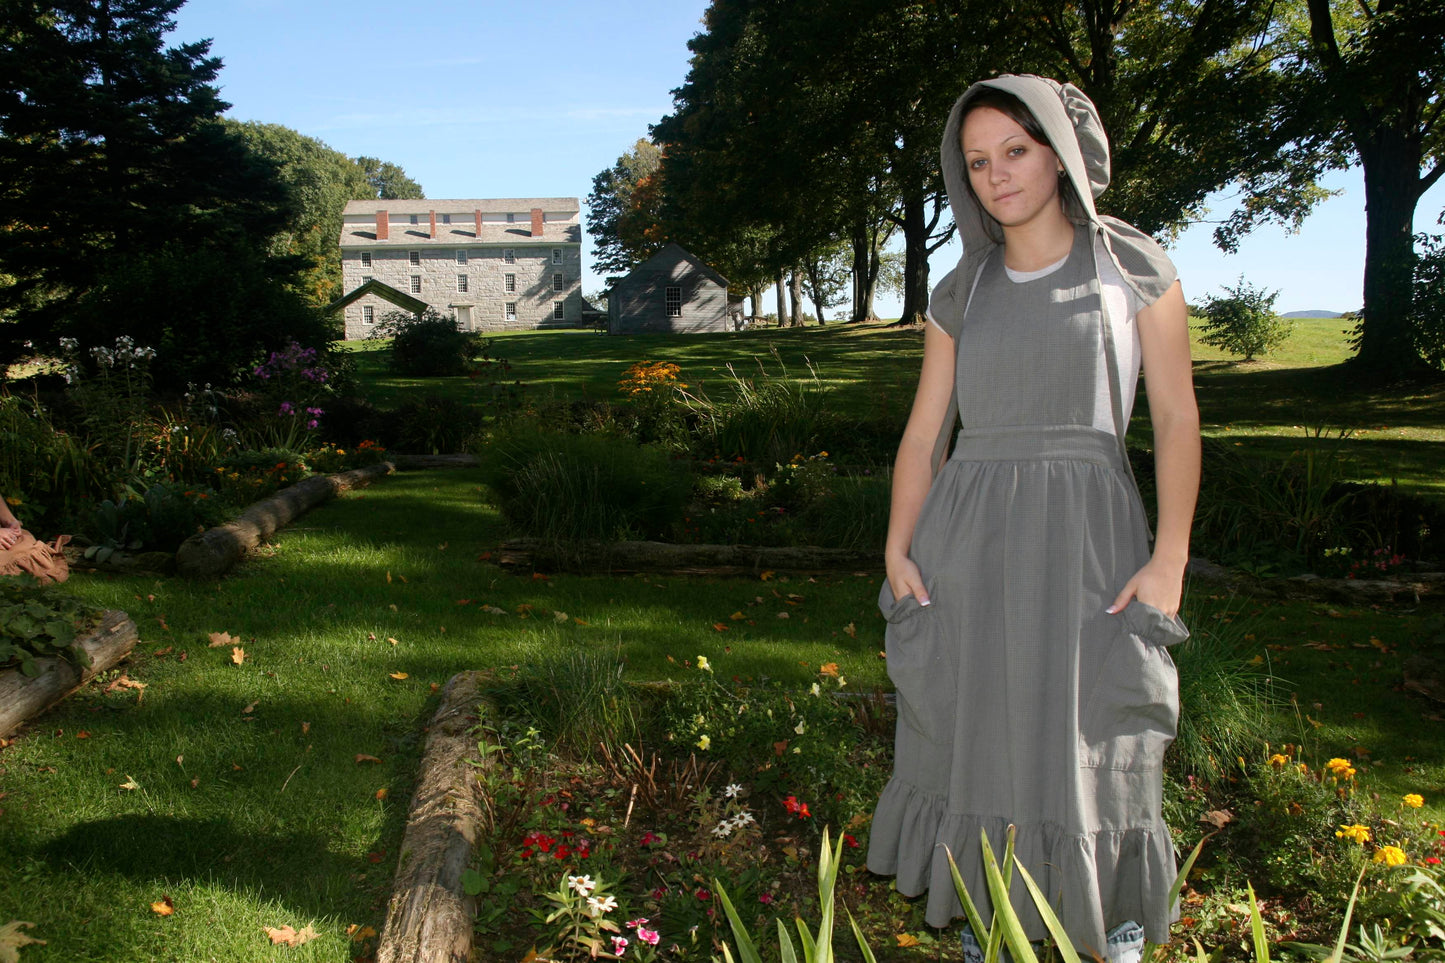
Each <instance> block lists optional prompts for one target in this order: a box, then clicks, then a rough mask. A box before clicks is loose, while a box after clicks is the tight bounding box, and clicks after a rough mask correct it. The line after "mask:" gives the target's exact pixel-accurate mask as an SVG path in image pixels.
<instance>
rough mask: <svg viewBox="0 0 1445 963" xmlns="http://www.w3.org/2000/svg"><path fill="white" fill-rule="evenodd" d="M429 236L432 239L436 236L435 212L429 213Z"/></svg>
mask: <svg viewBox="0 0 1445 963" xmlns="http://www.w3.org/2000/svg"><path fill="white" fill-rule="evenodd" d="M431 236H432V237H436V236H437V212H436V211H432V212H431Z"/></svg>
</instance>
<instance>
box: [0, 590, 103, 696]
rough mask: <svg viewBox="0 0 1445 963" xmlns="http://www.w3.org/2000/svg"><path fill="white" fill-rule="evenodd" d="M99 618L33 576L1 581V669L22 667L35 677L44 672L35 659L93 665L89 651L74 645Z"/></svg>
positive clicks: (23, 670) (85, 607)
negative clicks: (62, 659)
mask: <svg viewBox="0 0 1445 963" xmlns="http://www.w3.org/2000/svg"><path fill="white" fill-rule="evenodd" d="M98 614H99V613H98V612H97V611H96V610H94V609H92V608H90V607H89V606H87V605H84V604H83V603H81V602H80V601H79V600H77V599H75V598H72V597H70V596H68V595H65V594H62V593H61V592H59V591H56V590H55V589H53V588H51V587H49V586H39V585H36V584H35V581H34V580H33V579H31V578H30V577H29V576H18V575H11V576H6V577H3V578H0V667H8V666H11V665H18V666H19V667H20V671H21V673H22V674H23V675H27V676H35V675H38V674H39V672H40V668H39V666H37V665H36V664H35V659H36V658H37V657H44V656H52V655H60V656H64V657H66V658H68V659H70V660H71V661H72V662H75V663H77V664H79V665H89V664H90V659H89V657H88V656H87V655H86V654H85V650H83V649H79V648H76V647H74V646H73V645H72V643H73V642H74V641H75V638H76V635H77V633H78V631H79V630H80V629H81V628H82V627H84V626H85V625H86V624H87V623H90V622H92V621H94V619H95V617H96V616H97V615H98Z"/></svg>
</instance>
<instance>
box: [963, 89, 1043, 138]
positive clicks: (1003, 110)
mask: <svg viewBox="0 0 1445 963" xmlns="http://www.w3.org/2000/svg"><path fill="white" fill-rule="evenodd" d="M980 107H992V108H993V109H994V110H996V111H998V112H999V113H1000V114H1003V115H1004V116H1006V117H1008V118H1009V119H1010V120H1012V121H1013V122H1014V123H1015V124H1018V125H1019V126H1020V127H1022V128H1023V129H1024V133H1025V134H1028V135H1029V137H1031V138H1033V140H1034V141H1035V143H1039V144H1043V145H1044V146H1045V147H1047V148H1048V149H1049V150H1053V149H1054V145H1053V144H1050V143H1049V139H1048V137H1047V136H1046V135H1045V134H1044V128H1043V126H1042V125H1041V124H1040V123H1039V122H1038V118H1036V117H1034V115H1033V113H1032V112H1031V111H1030V110H1029V109H1028V108H1027V107H1025V106H1024V102H1023V101H1021V100H1019V99H1018V98H1017V97H1015V96H1014V95H1013V94H1010V93H1005V92H1004V91H1002V90H999V89H998V88H996V87H985V88H983V89H982V90H980V91H979V92H978V93H976V94H974V95H973V96H972V97H970V98H969V100H968V103H966V104H964V105H963V113H962V114H961V115H959V118H958V133H959V136H962V135H963V122H964V121H965V120H967V119H968V115H969V114H971V113H973V112H974V111H975V110H977V109H978V108H980Z"/></svg>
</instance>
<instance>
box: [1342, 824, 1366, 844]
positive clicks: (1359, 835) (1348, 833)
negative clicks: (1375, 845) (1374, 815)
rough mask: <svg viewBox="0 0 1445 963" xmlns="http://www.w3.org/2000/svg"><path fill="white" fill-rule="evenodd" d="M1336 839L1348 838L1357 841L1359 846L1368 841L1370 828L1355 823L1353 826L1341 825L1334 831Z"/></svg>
mask: <svg viewBox="0 0 1445 963" xmlns="http://www.w3.org/2000/svg"><path fill="white" fill-rule="evenodd" d="M1335 838H1336V839H1349V840H1353V841H1354V842H1357V843H1359V844H1360V845H1361V846H1363V845H1365V844H1366V843H1368V842H1369V841H1370V828H1369V827H1368V826H1361V825H1360V824H1359V823H1355V824H1354V825H1353V826H1341V827H1340V828H1339V829H1338V830H1337V831H1336V832H1335Z"/></svg>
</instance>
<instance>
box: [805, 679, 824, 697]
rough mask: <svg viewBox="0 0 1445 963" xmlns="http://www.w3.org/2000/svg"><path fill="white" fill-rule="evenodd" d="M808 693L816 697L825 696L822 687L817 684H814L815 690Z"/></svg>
mask: <svg viewBox="0 0 1445 963" xmlns="http://www.w3.org/2000/svg"><path fill="white" fill-rule="evenodd" d="M808 691H809V692H810V693H812V694H813V695H815V696H820V695H822V694H823V689H822V687H820V686H819V685H818V683H816V682H814V683H813V688H811V689H809V690H808Z"/></svg>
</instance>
